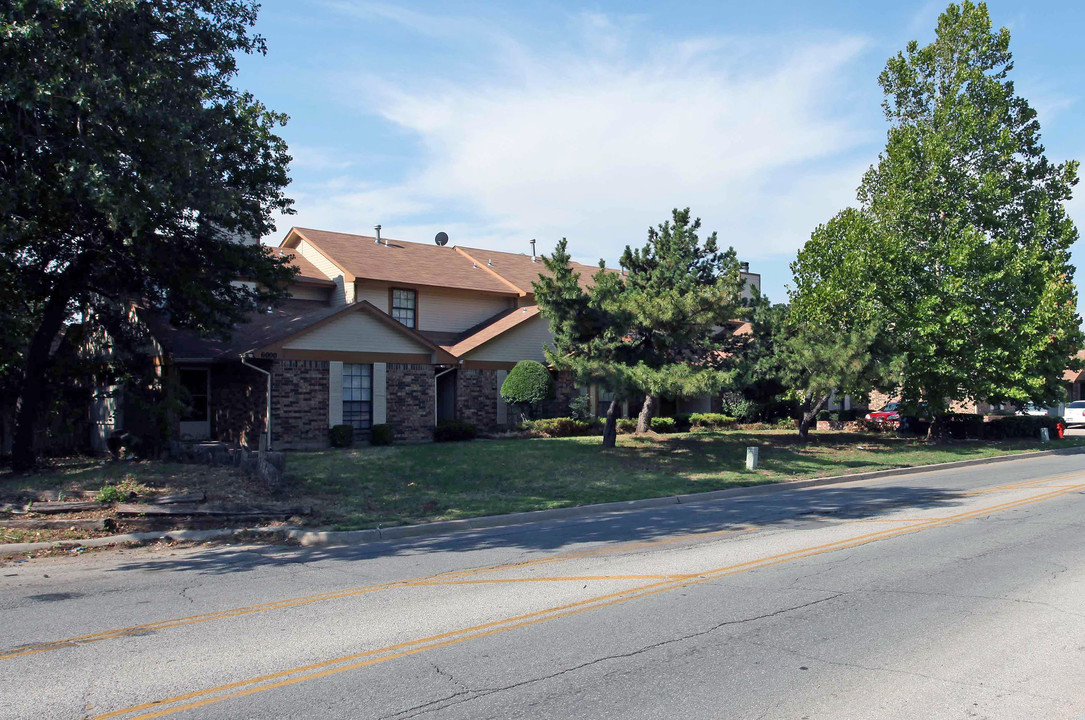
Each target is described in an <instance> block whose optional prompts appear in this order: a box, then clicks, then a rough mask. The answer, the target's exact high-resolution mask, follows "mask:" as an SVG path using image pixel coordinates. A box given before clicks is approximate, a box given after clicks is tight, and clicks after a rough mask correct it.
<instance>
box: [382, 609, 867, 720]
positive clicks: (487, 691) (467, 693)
mask: <svg viewBox="0 0 1085 720" xmlns="http://www.w3.org/2000/svg"><path fill="white" fill-rule="evenodd" d="M846 594H847V593H834V594H833V595H830V596H829V597H824V598H819V599H817V600H811V601H810V602H806V603H801V604H799V605H792V606H790V607H786V608H781V609H779V610H774V611H773V612H770V613H764V614H762V615H755V616H752V617H747V618H740V619H738V620H726V621H724V622H721V623H717V624H715V625H713V626H712V627H710V628H707V629H705V630H700V631H698V632H695V633H689V634H687V635H682V636H680V637H676V638H670V639H667V640H661V641H660V642H657V643H652V644H651V645H645V646H644V647H641V648H638V649H636V650H630V651H629V652H624V653H615V654H613V655H604V656H603V657H598V658H595V659H594V660H589V661H587V662H584V663H580V664H579V665H574V666H573V667H570V668H565V669H564V670H558V671H557V672H553V673H550V674H549V675H543V676H541V677H536V678H529V679H527V680H521V681H519V682H515V683H511V684H509V685H502V686H501V687H494V688H479V689H477V690H472V689H470V688H468V687H467V686H466V685H463V684H462V683H460V682H459V681H457V680H455V679H454V678H453V677H452V676H451V675H449V674H448V673H446V672H443V671H441V670H440V669H439V668H438V667H437V665H436V664H433V667H434V669H436V670H437V672H438V673H439V674H441V675H442V676H444V677H447V678H449V679H450V680H452V681H453V682H456V684H457V685H459V686H460V687H461V688H463V689H462V690H460V691H458V692H455V693H452V694H451V695H447V696H445V697H442V698H439V699H437V700H431V701H429V702H427V703H423V704H421V705H416V706H414V707H411V708H407V709H406V710H400V711H398V712H395V713H392V714H390V715H384V716H382V717H381V718H379V720H392V719H393V718H396V719H397V720H407V719H408V718H414V717H418V716H419V715H424V714H426V713H431V712H435V711H437V710H443V709H445V708H447V707H451V706H452V705H459V704H461V703H465V702H471V701H472V700H478V699H479V698H484V697H487V696H489V695H495V694H497V693H502V692H506V691H508V690H515V689H517V688H521V687H524V686H527V685H534V684H536V683H540V682H545V681H547V680H553V679H554V678H557V677H561V676H562V675H568V674H570V673H575V672H577V671H579V670H583V669H585V668H589V667H592V666H594V665H598V664H600V663H604V662H608V661H610V660H625V659H627V658H631V657H636V656H637V655H642V654H644V653H646V652H650V651H652V650H658V649H659V648H662V647H666V646H668V645H674V644H677V643H683V642H686V641H688V640H693V639H695V638H699V637H704V636H705V635H710V634H712V633H714V632H717V631H718V630H721V629H723V628H726V627H732V626H735V625H743V624H745V623H751V622H756V621H758V620H767V619H769V618H774V617H777V616H779V615H785V614H787V613H792V612H795V611H797V610H803V609H805V608H808V607H812V606H814V605H820V604H821V603H825V602H829V601H830V600H835V599H836V598H838V597H841V596H842V595H846ZM431 664H432V663H431Z"/></svg>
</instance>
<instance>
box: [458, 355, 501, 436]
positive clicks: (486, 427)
mask: <svg viewBox="0 0 1085 720" xmlns="http://www.w3.org/2000/svg"><path fill="white" fill-rule="evenodd" d="M497 390H498V387H497V371H496V370H468V369H465V368H460V369H459V370H457V371H456V418H457V419H458V420H462V421H463V422H469V423H474V424H475V426H476V427H477V428H478V429H479V430H481V431H484V432H490V431H493V430H496V429H497Z"/></svg>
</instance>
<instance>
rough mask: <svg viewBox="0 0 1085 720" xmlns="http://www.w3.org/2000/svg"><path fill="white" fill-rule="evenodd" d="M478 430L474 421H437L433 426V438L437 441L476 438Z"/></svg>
mask: <svg viewBox="0 0 1085 720" xmlns="http://www.w3.org/2000/svg"><path fill="white" fill-rule="evenodd" d="M476 435H478V430H477V429H476V428H475V424H474V423H469V422H459V421H458V420H446V421H442V422H439V423H437V427H435V428H433V439H434V440H436V441H437V442H455V441H457V440H474V439H475V436H476Z"/></svg>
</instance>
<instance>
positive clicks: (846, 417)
mask: <svg viewBox="0 0 1085 720" xmlns="http://www.w3.org/2000/svg"><path fill="white" fill-rule="evenodd" d="M859 417H860V415H859V411H858V410H856V409H855V408H851V409H850V410H841V411H840V420H841V421H842V422H852V421H853V420H858V419H859Z"/></svg>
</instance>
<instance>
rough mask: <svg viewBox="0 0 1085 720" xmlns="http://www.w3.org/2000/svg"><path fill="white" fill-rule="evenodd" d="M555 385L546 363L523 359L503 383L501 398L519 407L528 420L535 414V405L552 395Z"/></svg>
mask: <svg viewBox="0 0 1085 720" xmlns="http://www.w3.org/2000/svg"><path fill="white" fill-rule="evenodd" d="M553 385H554V382H553V380H551V379H550V371H549V370H547V369H546V366H545V365H543V364H542V363H541V362H536V361H535V360H521V361H520V362H518V363H516V367H514V368H513V369H512V370H511V371H509V376H508V377H507V378H505V382H503V383H501V399H502V400H504V401H505V402H507V403H508V404H509V405H514V406H516V407H517V408H519V410H520V414H521V415H522V416H523V418H524V419H525V420H527V419H529V418H530V417H531V416H532V415H533V414H534V410H535V407H536V406H537V405H538V404H539V403H541V402H542V401H543V400H545V399H546V398H548V397H550V392H551V389H552V388H553Z"/></svg>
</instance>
